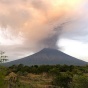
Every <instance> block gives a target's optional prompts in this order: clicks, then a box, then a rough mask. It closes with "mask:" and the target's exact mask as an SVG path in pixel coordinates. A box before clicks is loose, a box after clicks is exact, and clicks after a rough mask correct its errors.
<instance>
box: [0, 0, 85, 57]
mask: <svg viewBox="0 0 88 88" xmlns="http://www.w3.org/2000/svg"><path fill="white" fill-rule="evenodd" d="M83 2H84V1H83V0H74V1H73V0H47V1H45V0H19V1H16V0H8V1H7V0H0V27H1V29H0V30H1V31H2V33H3V36H4V37H3V39H2V41H1V46H0V47H3V49H4V50H5V51H6V52H7V51H8V52H12V51H14V52H16V53H20V54H21V55H22V54H23V53H22V52H23V51H25V52H31V51H32V52H36V51H38V50H40V49H42V48H46V47H47V48H57V41H58V39H59V38H60V35H61V34H68V33H71V31H74V30H75V29H77V27H78V28H79V26H78V24H79V23H80V22H78V23H77V24H76V21H77V20H79V19H80V18H81V17H83V15H82V13H83V12H82V11H81V8H82V6H81V5H82V3H83ZM84 4H85V3H84ZM82 10H83V8H82ZM79 21H80V20H79ZM74 26H75V28H74ZM6 31H8V32H9V33H7V32H6ZM1 37H2V36H1ZM4 39H5V40H7V39H10V40H11V41H16V40H17V41H16V42H21V43H14V44H13V45H12V46H11V45H10V46H8V45H7V44H6V46H5V48H4V44H3V40H4ZM20 40H21V41H20ZM9 43H11V42H9ZM2 45H3V46H2ZM14 52H13V53H14ZM14 56H15V55H14ZM18 56H20V55H18Z"/></svg>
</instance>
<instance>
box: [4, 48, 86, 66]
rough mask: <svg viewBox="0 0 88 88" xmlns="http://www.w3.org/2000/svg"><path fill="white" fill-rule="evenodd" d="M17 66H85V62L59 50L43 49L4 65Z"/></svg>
mask: <svg viewBox="0 0 88 88" xmlns="http://www.w3.org/2000/svg"><path fill="white" fill-rule="evenodd" d="M14 64H15V65H17V64H24V65H28V66H30V65H55V64H62V65H63V64H67V65H86V64H87V62H84V61H82V60H79V59H76V58H74V57H72V56H69V55H67V54H65V53H63V52H61V51H59V50H56V49H50V48H45V49H43V50H41V51H39V52H37V53H35V54H33V55H31V56H27V57H24V58H22V59H18V60H15V61H11V62H8V63H5V65H6V66H11V65H14Z"/></svg>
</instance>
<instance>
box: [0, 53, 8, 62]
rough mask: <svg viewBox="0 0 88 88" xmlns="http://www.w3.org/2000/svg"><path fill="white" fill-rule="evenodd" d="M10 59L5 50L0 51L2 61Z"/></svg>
mask: <svg viewBox="0 0 88 88" xmlns="http://www.w3.org/2000/svg"><path fill="white" fill-rule="evenodd" d="M6 61H8V59H7V56H6V55H5V52H3V51H0V63H4V62H6Z"/></svg>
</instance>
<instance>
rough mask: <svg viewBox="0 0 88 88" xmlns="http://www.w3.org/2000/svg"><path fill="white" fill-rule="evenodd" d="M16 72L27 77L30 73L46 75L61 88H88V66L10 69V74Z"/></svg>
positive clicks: (17, 66) (35, 66)
mask: <svg viewBox="0 0 88 88" xmlns="http://www.w3.org/2000/svg"><path fill="white" fill-rule="evenodd" d="M10 72H14V73H16V74H18V75H23V76H26V75H27V74H28V73H32V74H42V73H46V74H47V75H48V76H51V77H52V79H53V80H52V83H51V84H52V85H55V86H58V87H59V88H88V66H73V65H70V66H68V65H41V66H38V65H34V66H30V67H29V66H24V65H22V64H20V65H13V66H10V67H9V68H8V73H7V74H9V73H10Z"/></svg>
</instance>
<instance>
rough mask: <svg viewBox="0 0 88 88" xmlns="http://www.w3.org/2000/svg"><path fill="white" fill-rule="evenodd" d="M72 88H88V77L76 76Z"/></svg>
mask: <svg viewBox="0 0 88 88" xmlns="http://www.w3.org/2000/svg"><path fill="white" fill-rule="evenodd" d="M70 88H88V77H87V76H85V75H75V76H74V77H73V79H72V83H71V86H70Z"/></svg>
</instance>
